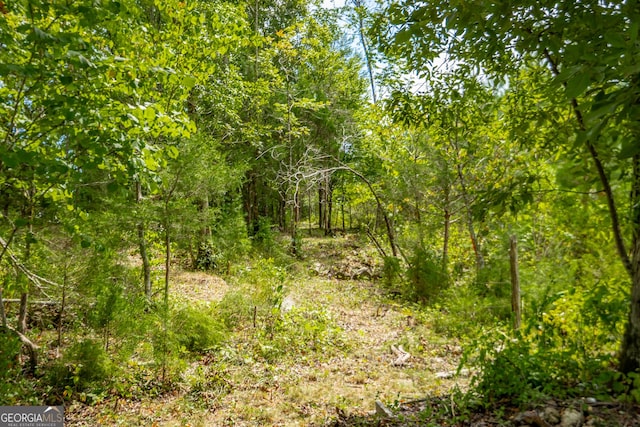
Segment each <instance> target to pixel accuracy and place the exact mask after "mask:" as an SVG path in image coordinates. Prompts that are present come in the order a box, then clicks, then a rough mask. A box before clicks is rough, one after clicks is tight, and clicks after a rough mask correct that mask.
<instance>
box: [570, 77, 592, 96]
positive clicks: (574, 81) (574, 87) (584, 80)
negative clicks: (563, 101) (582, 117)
mask: <svg viewBox="0 0 640 427" xmlns="http://www.w3.org/2000/svg"><path fill="white" fill-rule="evenodd" d="M590 83H591V76H590V75H589V74H587V73H579V74H576V75H575V76H573V77H571V78H570V79H569V80H568V81H567V87H566V88H565V94H566V95H567V98H569V99H574V98H577V97H578V96H580V95H582V93H583V92H584V91H585V90H586V89H587V88H588V87H589V84H590Z"/></svg>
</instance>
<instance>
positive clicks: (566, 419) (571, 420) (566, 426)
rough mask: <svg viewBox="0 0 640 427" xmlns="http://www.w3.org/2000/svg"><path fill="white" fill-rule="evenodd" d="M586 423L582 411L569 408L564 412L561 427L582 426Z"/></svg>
mask: <svg viewBox="0 0 640 427" xmlns="http://www.w3.org/2000/svg"><path fill="white" fill-rule="evenodd" d="M582 423H584V415H582V412H580V411H577V410H575V409H573V408H567V409H565V410H564V411H563V412H562V419H561V421H560V427H581V426H582Z"/></svg>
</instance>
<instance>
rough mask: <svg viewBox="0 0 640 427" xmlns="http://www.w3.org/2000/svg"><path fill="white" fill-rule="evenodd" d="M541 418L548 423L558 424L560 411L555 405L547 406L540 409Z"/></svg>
mask: <svg viewBox="0 0 640 427" xmlns="http://www.w3.org/2000/svg"><path fill="white" fill-rule="evenodd" d="M542 418H543V419H544V420H545V421H546V422H548V423H549V424H554V425H555V424H558V423H559V422H560V411H558V408H556V407H555V406H547V407H546V408H544V411H542Z"/></svg>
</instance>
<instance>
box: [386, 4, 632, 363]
mask: <svg viewBox="0 0 640 427" xmlns="http://www.w3.org/2000/svg"><path fill="white" fill-rule="evenodd" d="M639 22H640V7H639V6H638V4H637V3H635V2H622V1H611V2H598V1H594V0H590V1H584V2H556V1H542V2H538V1H523V2H518V3H517V4H516V3H513V2H508V1H497V2H491V3H486V2H479V1H474V2H468V1H453V2H448V3H446V4H442V3H437V4H436V3H422V2H420V3H415V2H411V1H392V2H389V3H387V7H386V10H385V11H384V13H382V14H381V15H380V17H379V20H378V26H377V40H378V42H379V43H380V46H381V48H382V49H383V50H384V51H385V52H387V53H388V54H390V55H393V56H397V57H402V58H404V60H406V62H407V64H408V65H409V67H410V68H411V69H413V70H415V71H417V72H418V73H420V74H422V75H427V74H428V73H429V72H430V70H429V69H425V68H424V65H425V64H432V63H433V61H434V60H435V58H437V57H438V56H439V55H440V53H441V52H446V53H447V55H449V57H450V59H452V60H454V61H457V62H458V65H459V66H460V67H463V68H465V69H467V70H469V72H471V73H476V74H483V75H485V76H486V77H487V78H488V79H495V82H500V81H501V82H503V83H506V86H505V87H506V88H508V87H509V84H510V82H511V79H514V78H516V77H518V74H519V73H520V72H521V70H524V69H536V70H539V71H544V72H545V74H544V75H542V76H541V77H540V80H539V83H540V86H539V94H538V96H539V99H540V101H541V104H544V105H552V106H555V107H556V108H558V109H564V110H565V111H568V112H570V113H571V114H572V115H573V132H572V135H571V136H570V137H569V138H567V139H562V140H559V141H558V142H557V143H558V144H560V145H561V148H562V150H565V152H569V153H570V152H576V151H582V152H584V153H586V154H587V155H588V157H589V162H588V163H587V164H586V166H584V169H583V170H582V173H583V174H584V175H585V176H588V177H590V178H591V179H590V181H591V182H592V183H593V184H592V185H594V186H595V185H596V184H595V182H599V185H600V186H601V188H602V189H603V192H604V194H605V197H606V203H607V207H608V212H609V218H610V221H611V227H612V230H613V235H614V239H615V244H616V249H617V253H618V258H619V259H620V261H621V262H622V264H623V265H624V267H625V269H626V271H627V274H628V276H629V278H630V280H631V289H630V296H631V298H630V307H629V317H628V322H627V327H626V331H625V334H624V339H623V341H622V345H621V349H620V359H619V368H620V370H621V371H623V372H632V371H635V370H637V369H639V368H640V146H639V145H638V143H637V141H638V137H640V127H638V125H637V120H636V118H637V111H638V105H640V64H639V58H638V55H637V52H638V46H639V44H638V43H639V40H638V31H639V28H640V27H639V25H638V23H639ZM541 119H545V117H542V118H541ZM620 187H622V188H624V190H623V191H619V190H616V188H620ZM629 194H630V195H631V196H630V200H629V202H628V206H630V208H629V209H628V212H629V215H626V216H621V215H620V212H621V209H620V206H626V205H627V202H626V198H627V197H629V196H628V195H629Z"/></svg>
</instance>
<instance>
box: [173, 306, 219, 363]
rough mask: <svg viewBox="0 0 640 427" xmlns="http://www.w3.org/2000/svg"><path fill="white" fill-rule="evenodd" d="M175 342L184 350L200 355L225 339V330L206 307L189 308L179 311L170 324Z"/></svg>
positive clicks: (212, 312)
mask: <svg viewBox="0 0 640 427" xmlns="http://www.w3.org/2000/svg"><path fill="white" fill-rule="evenodd" d="M172 328H173V336H174V337H175V340H176V342H177V343H178V344H179V345H181V346H183V347H184V348H185V349H186V350H188V351H190V352H194V353H201V352H204V351H206V350H209V349H211V348H213V347H215V346H217V345H219V344H220V343H222V342H223V341H224V340H225V339H226V337H227V328H226V326H225V325H224V323H223V322H222V321H221V320H219V319H218V318H216V315H215V313H214V311H213V310H211V309H209V308H207V307H197V306H189V307H184V308H181V309H179V310H178V311H177V312H176V313H175V315H174V317H173V322H172Z"/></svg>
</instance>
